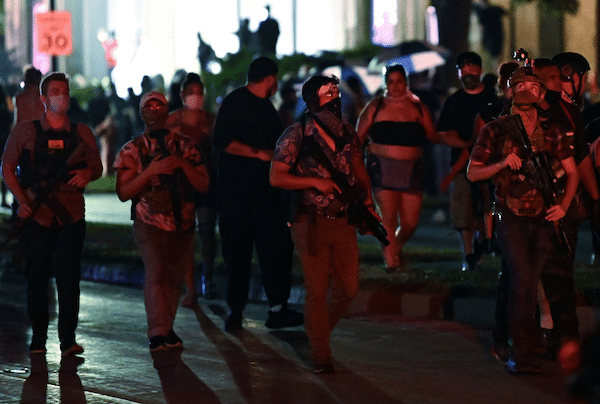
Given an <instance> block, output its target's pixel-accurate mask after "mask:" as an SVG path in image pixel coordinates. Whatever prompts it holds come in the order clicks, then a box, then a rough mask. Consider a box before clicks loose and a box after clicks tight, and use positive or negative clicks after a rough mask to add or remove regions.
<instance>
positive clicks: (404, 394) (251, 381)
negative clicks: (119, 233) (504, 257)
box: [0, 195, 596, 404]
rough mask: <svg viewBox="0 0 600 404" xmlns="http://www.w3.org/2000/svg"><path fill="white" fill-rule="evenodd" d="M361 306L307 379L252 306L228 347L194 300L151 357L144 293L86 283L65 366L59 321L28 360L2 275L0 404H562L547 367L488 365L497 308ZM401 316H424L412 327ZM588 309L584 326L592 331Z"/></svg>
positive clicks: (98, 207) (14, 278)
mask: <svg viewBox="0 0 600 404" xmlns="http://www.w3.org/2000/svg"><path fill="white" fill-rule="evenodd" d="M86 199H87V218H88V220H89V221H102V222H111V223H129V204H128V203H121V202H119V201H118V199H117V198H116V196H114V195H87V196H86ZM429 222H430V221H429ZM452 236H454V233H453V232H452V231H451V230H449V229H446V228H444V227H443V226H439V225H438V226H435V225H431V224H430V223H427V225H424V226H422V227H421V228H420V229H419V231H418V232H417V235H416V236H415V238H414V240H412V241H411V243H418V244H423V245H438V246H442V245H443V246H456V247H458V242H457V241H456V238H454V237H452ZM585 239H586V236H585V235H583V236H582V240H583V243H582V244H580V246H583V247H581V248H582V250H583V251H584V252H583V253H582V254H587V253H588V252H589V247H586V245H589V243H588V244H586V241H585ZM453 243H456V244H453ZM586 249H587V251H586ZM361 293H364V291H361ZM364 299H365V298H364V296H363V295H359V297H358V298H357V299H356V302H355V306H356V307H357V308H358V309H355V310H352V313H353V315H354V317H352V318H347V319H344V320H342V321H341V323H340V324H339V326H338V328H336V330H335V331H334V333H333V338H332V350H333V353H334V358H335V360H334V365H335V367H336V373H335V374H334V375H323V376H315V375H313V373H312V370H311V360H310V355H309V348H308V341H307V339H306V335H305V334H304V330H303V328H302V327H298V328H293V329H286V330H280V331H272V330H268V329H267V328H265V327H264V321H265V320H266V315H267V306H266V305H265V304H261V303H258V304H251V305H249V306H248V308H247V310H246V312H245V316H246V320H245V331H244V332H242V333H241V334H240V335H230V334H227V333H225V332H224V331H223V324H224V320H225V318H226V315H227V306H226V304H225V302H224V301H222V300H215V301H204V300H202V299H200V302H201V304H200V307H199V308H198V309H196V310H194V311H192V310H189V309H185V308H180V310H179V312H178V317H177V320H176V323H175V325H176V326H175V331H176V332H177V333H178V334H179V335H180V337H181V338H182V339H183V341H184V344H185V349H184V350H183V351H173V352H167V353H160V354H154V355H151V354H150V353H149V352H148V348H147V338H146V318H145V311H144V306H143V298H142V291H141V290H140V289H139V288H134V287H124V286H118V285H114V284H109V283H93V282H89V281H84V282H82V298H81V314H80V325H79V328H78V342H79V343H81V344H82V345H83V346H84V348H85V353H84V354H83V355H81V356H80V357H76V358H71V359H70V360H65V361H62V363H61V359H60V352H59V348H58V341H57V337H56V327H57V324H56V321H57V319H56V313H54V315H53V316H52V321H51V325H50V334H49V335H50V337H49V341H48V344H47V348H48V353H47V354H46V356H45V357H44V356H43V355H38V356H33V357H30V356H29V353H28V343H29V339H30V330H29V324H28V321H27V315H26V309H25V300H24V282H23V279H22V278H21V277H20V276H19V275H15V274H14V273H13V274H10V271H9V270H1V269H0V403H61V402H62V403H65V404H67V403H68V404H71V403H74V404H78V403H169V404H178V403H182V404H183V403H227V404H229V403H256V404H269V403H278V404H279V403H286V404H287V403H290V404H294V403H377V404H386V403H401V404H413V403H414V404H417V403H419V404H421V403H423V404H425V403H432V404H434V403H435V404H438V403H443V404H453V403H457V404H458V403H460V404H463V403H478V404H479V403H483V404H485V403H490V404H492V403H511V404H513V403H514V404H519V403H545V404H552V403H568V400H567V396H566V389H565V380H564V378H563V376H562V375H561V373H560V369H559V367H558V365H556V364H555V363H552V362H549V361H545V360H542V359H540V364H541V365H542V366H543V368H544V370H545V373H544V374H543V375H537V376H513V375H509V374H507V373H506V372H505V371H504V369H503V368H502V366H501V365H500V364H498V363H497V362H496V361H495V360H494V359H493V358H492V357H491V355H490V354H489V346H490V343H491V341H490V338H491V337H490V329H489V327H490V324H491V322H490V318H493V317H492V316H491V315H490V314H492V315H493V298H484V299H472V298H471V299H469V298H468V299H456V301H455V303H454V317H453V318H455V319H457V320H460V321H462V322H458V321H448V320H437V318H432V317H430V318H429V319H424V318H423V317H427V312H428V309H427V307H428V304H432V303H431V302H432V301H433V300H435V299H431V298H430V297H428V296H424V295H418V296H408V295H406V296H404V297H403V298H402V299H403V306H402V313H403V314H404V315H381V314H374V313H370V312H369V310H364V307H362V306H361V305H363V304H362V303H361V301H362V300H364ZM424 299H425V300H424ZM405 306H406V307H405ZM365 307H366V306H365ZM409 307H410V308H412V309H414V310H413V311H415V312H419V311H425V315H424V316H422V317H418V316H413V317H409V315H410V314H406V313H409V310H408V309H409ZM299 309H301V307H299ZM585 309H586V310H587V311H586V313H587V316H588V318H589V321H587V323H584V324H588V325H589V324H594V322H595V320H594V319H595V317H596V315H595V313H594V312H593V311H592V309H591V308H585ZM467 324H469V325H467Z"/></svg>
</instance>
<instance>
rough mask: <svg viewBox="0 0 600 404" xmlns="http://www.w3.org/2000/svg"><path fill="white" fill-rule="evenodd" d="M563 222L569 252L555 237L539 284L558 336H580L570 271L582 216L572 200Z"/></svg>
mask: <svg viewBox="0 0 600 404" xmlns="http://www.w3.org/2000/svg"><path fill="white" fill-rule="evenodd" d="M563 224H564V229H565V233H566V235H567V239H568V240H569V243H570V245H571V249H572V252H571V254H568V253H567V251H566V249H565V246H564V245H562V244H561V243H559V241H558V240H559V239H558V237H555V243H554V247H553V248H552V249H551V250H550V254H549V255H548V258H547V259H546V263H545V264H544V270H543V271H542V285H543V286H544V291H545V292H546V298H547V299H548V303H550V311H551V312H552V321H553V323H554V331H555V334H556V337H557V338H558V339H559V340H562V339H577V338H579V321H578V320H577V304H576V296H575V283H574V280H573V271H574V265H575V247H576V246H577V241H578V233H577V232H578V229H579V225H580V224H581V220H579V218H578V217H577V209H576V205H575V204H574V203H573V204H571V207H570V208H569V210H568V211H567V214H566V216H565V217H564V218H563Z"/></svg>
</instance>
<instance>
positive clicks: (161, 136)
mask: <svg viewBox="0 0 600 404" xmlns="http://www.w3.org/2000/svg"><path fill="white" fill-rule="evenodd" d="M155 132H156V133H155V134H154V136H153V137H154V138H155V139H156V142H157V144H158V148H157V152H158V153H160V155H161V159H163V158H166V157H169V156H170V155H171V152H170V151H169V149H168V148H167V145H166V143H165V136H166V135H168V134H169V131H168V130H167V129H159V130H157V131H155ZM181 175H183V172H182V171H181V169H176V170H175V171H173V173H172V174H159V175H158V177H159V178H160V179H161V182H163V183H166V184H167V186H168V187H169V194H170V195H171V203H172V204H173V219H174V221H175V228H176V231H178V232H180V231H181V224H182V223H183V213H182V211H181V198H180V197H179V189H178V186H177V185H178V179H179V177H180V176H181Z"/></svg>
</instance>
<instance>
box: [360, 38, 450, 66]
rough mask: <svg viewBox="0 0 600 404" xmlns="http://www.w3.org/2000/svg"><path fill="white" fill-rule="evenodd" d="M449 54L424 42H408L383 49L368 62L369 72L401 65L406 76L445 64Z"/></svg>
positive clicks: (443, 49)
mask: <svg viewBox="0 0 600 404" xmlns="http://www.w3.org/2000/svg"><path fill="white" fill-rule="evenodd" d="M449 56H450V52H449V51H448V50H447V49H445V48H442V47H441V46H436V45H432V44H430V43H428V42H424V41H416V40H415V41H408V42H403V43H401V44H398V45H395V46H390V47H386V48H384V49H383V50H382V51H381V52H380V53H379V54H378V55H377V56H375V57H374V58H373V59H371V61H370V62H369V71H370V72H372V73H381V71H382V69H383V67H385V66H390V65H395V64H401V65H402V66H404V69H406V73H407V74H412V73H419V72H422V71H425V70H429V69H434V68H436V67H438V66H443V65H445V64H446V60H447V59H448V57H449Z"/></svg>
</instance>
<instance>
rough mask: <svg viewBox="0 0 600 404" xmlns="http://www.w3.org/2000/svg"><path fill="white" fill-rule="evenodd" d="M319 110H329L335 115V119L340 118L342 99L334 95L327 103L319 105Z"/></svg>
mask: <svg viewBox="0 0 600 404" xmlns="http://www.w3.org/2000/svg"><path fill="white" fill-rule="evenodd" d="M321 110H324V111H329V112H331V113H332V114H333V115H335V116H336V117H337V119H340V120H341V119H342V100H341V99H340V97H336V98H335V99H333V100H331V101H329V102H328V103H327V104H324V105H323V106H321Z"/></svg>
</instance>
